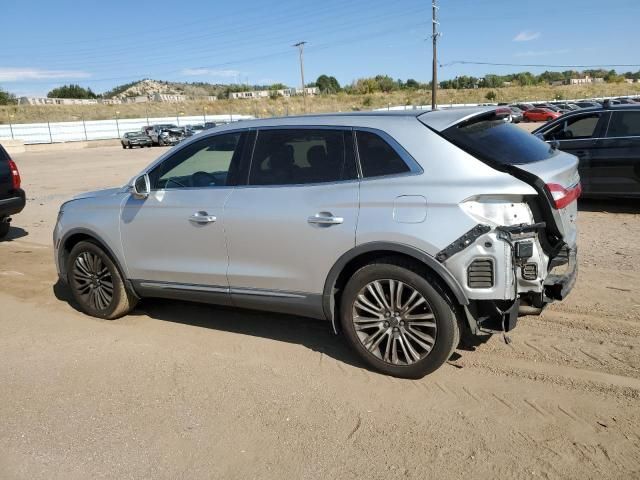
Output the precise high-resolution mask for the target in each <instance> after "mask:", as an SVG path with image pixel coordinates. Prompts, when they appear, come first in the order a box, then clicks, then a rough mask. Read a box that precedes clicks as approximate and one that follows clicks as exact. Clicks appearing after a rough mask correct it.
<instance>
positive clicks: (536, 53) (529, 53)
mask: <svg viewBox="0 0 640 480" xmlns="http://www.w3.org/2000/svg"><path fill="white" fill-rule="evenodd" d="M570 52H571V50H569V49H568V48H565V49H562V50H527V51H526V52H518V53H516V54H515V55H514V56H516V57H544V56H547V55H563V54H565V53H570Z"/></svg>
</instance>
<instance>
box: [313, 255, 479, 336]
mask: <svg viewBox="0 0 640 480" xmlns="http://www.w3.org/2000/svg"><path fill="white" fill-rule="evenodd" d="M388 256H398V257H404V258H407V259H409V260H411V261H413V262H416V263H417V264H419V265H421V266H423V267H425V268H427V269H428V270H429V271H430V272H431V273H432V274H433V275H434V276H435V277H436V278H438V279H439V280H440V281H441V282H442V284H443V286H444V287H445V288H446V289H447V290H448V293H449V294H450V295H451V299H452V300H455V301H456V302H457V303H458V304H459V305H468V304H469V299H468V298H467V296H466V295H465V293H464V290H463V289H462V287H461V286H460V284H459V283H458V281H457V280H456V279H455V277H454V276H453V275H451V273H450V272H449V271H448V270H447V269H446V268H445V267H444V266H443V265H442V264H441V263H440V262H438V261H437V260H436V259H435V258H434V257H433V256H431V255H429V254H428V253H425V252H423V251H422V250H419V249H417V248H415V247H412V246H410V245H405V244H402V243H393V242H371V243H365V244H362V245H358V246H357V247H355V248H353V249H351V250H349V251H348V252H346V253H345V254H343V255H342V256H341V257H340V258H339V259H338V260H337V261H336V263H335V264H334V265H333V267H331V270H330V271H329V274H328V275H327V279H326V281H325V285H324V290H323V294H322V309H323V312H324V315H325V317H326V318H327V319H328V320H329V321H330V322H331V326H332V328H333V331H334V333H338V325H337V323H338V322H337V321H336V305H337V303H338V302H337V301H336V296H337V295H339V294H340V292H341V290H342V288H343V287H344V285H345V284H346V282H347V281H348V279H349V278H350V277H351V275H352V274H353V273H355V271H356V270H358V269H359V268H360V267H362V266H364V265H366V264H368V263H371V262H372V261H373V260H376V259H378V258H382V257H388Z"/></svg>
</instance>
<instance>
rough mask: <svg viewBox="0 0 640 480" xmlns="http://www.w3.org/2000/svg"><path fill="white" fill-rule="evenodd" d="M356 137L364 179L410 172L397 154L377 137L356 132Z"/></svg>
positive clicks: (368, 133) (373, 134) (369, 133)
mask: <svg viewBox="0 0 640 480" xmlns="http://www.w3.org/2000/svg"><path fill="white" fill-rule="evenodd" d="M356 137H357V139H358V156H359V157H360V166H361V167H362V176H363V177H364V178H368V177H382V176H385V175H397V174H400V173H405V172H409V171H410V168H409V166H408V165H407V164H406V163H405V161H404V160H403V159H402V157H400V155H399V154H398V152H396V150H395V149H394V148H393V147H392V146H391V145H389V144H388V143H387V142H386V141H385V140H384V139H383V138H382V137H380V136H379V135H376V134H375V133H371V132H364V131H358V132H356Z"/></svg>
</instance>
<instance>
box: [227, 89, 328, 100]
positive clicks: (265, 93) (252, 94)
mask: <svg viewBox="0 0 640 480" xmlns="http://www.w3.org/2000/svg"><path fill="white" fill-rule="evenodd" d="M304 93H306V94H307V95H308V96H310V97H312V96H314V95H317V94H318V93H319V90H318V87H305V89H304ZM272 95H276V96H279V97H293V96H295V95H302V89H301V88H283V89H280V90H252V91H247V92H231V93H230V94H229V98H231V99H234V100H235V99H243V98H248V99H252V98H269V97H271V96H272Z"/></svg>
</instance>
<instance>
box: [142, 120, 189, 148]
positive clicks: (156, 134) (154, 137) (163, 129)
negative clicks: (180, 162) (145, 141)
mask: <svg viewBox="0 0 640 480" xmlns="http://www.w3.org/2000/svg"><path fill="white" fill-rule="evenodd" d="M149 136H150V137H151V141H152V142H153V144H154V145H160V146H164V145H176V144H177V143H180V142H181V141H182V140H183V139H184V137H185V135H184V129H182V128H180V127H178V126H177V125H173V124H170V123H169V124H162V125H154V126H153V127H152V129H151V130H150V132H149Z"/></svg>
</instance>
